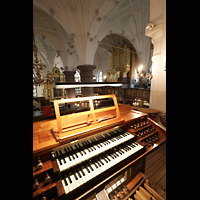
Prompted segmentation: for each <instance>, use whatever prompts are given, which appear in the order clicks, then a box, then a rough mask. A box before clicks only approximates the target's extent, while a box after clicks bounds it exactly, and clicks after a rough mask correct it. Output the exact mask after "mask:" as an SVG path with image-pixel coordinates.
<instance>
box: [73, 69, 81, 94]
mask: <svg viewBox="0 0 200 200" xmlns="http://www.w3.org/2000/svg"><path fill="white" fill-rule="evenodd" d="M74 80H75V82H81V75H80V73H79V71H76V73H75V74H74ZM75 92H76V94H81V88H80V87H76V88H75Z"/></svg>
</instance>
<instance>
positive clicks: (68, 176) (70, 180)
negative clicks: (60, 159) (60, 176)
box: [65, 170, 72, 183]
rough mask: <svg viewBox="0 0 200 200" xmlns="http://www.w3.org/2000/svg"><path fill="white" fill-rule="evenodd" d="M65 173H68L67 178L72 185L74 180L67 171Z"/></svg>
mask: <svg viewBox="0 0 200 200" xmlns="http://www.w3.org/2000/svg"><path fill="white" fill-rule="evenodd" d="M65 173H66V175H67V178H68V179H69V182H70V183H72V179H71V178H70V175H69V173H68V171H67V170H66V171H65Z"/></svg>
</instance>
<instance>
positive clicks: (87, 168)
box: [83, 162, 90, 173]
mask: <svg viewBox="0 0 200 200" xmlns="http://www.w3.org/2000/svg"><path fill="white" fill-rule="evenodd" d="M83 165H84V167H85V169H86V170H87V172H88V173H90V170H89V167H87V166H86V163H85V162H83Z"/></svg>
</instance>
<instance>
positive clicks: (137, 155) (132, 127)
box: [33, 95, 166, 200]
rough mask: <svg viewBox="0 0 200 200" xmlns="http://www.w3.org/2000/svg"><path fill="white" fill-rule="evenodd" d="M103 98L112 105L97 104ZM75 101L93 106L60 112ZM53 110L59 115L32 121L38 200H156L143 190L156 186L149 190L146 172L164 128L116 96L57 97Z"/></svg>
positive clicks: (160, 143) (35, 191) (159, 142)
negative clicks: (149, 159)
mask: <svg viewBox="0 0 200 200" xmlns="http://www.w3.org/2000/svg"><path fill="white" fill-rule="evenodd" d="M100 100H104V101H108V102H109V105H110V106H108V105H107V104H105V105H106V106H105V105H104V107H101V108H98V107H97V106H94V103H95V102H96V101H100ZM71 102H81V103H83V104H88V105H89V107H90V109H89V110H87V111H84V112H79V113H73V114H69V115H62V116H61V115H60V112H59V106H60V105H63V104H67V103H71ZM54 108H55V113H56V119H49V120H44V121H38V122H33V199H34V200H40V199H44V198H46V199H47V200H49V199H52V200H53V199H54V200H58V199H86V200H94V199H100V200H104V199H105V200H106V199H129V198H132V199H141V197H142V196H145V195H146V197H145V198H147V199H148V198H149V199H150V196H149V195H152V197H151V198H152V199H157V198H156V196H155V193H154V195H153V194H148V193H147V192H146V191H144V190H145V189H146V190H151V192H152V190H153V189H152V188H151V187H150V186H149V185H148V186H147V188H148V189H147V188H145V189H144V187H145V186H144V180H146V178H145V175H144V174H143V173H144V169H145V156H146V155H147V154H149V153H150V152H151V151H153V150H154V149H156V148H157V147H158V146H160V145H162V144H163V143H164V142H166V130H165V129H163V128H162V127H161V126H159V125H158V124H157V123H156V122H154V121H153V120H151V119H150V118H149V117H148V116H147V114H145V113H141V112H138V111H134V110H131V107H130V105H118V104H117V100H116V97H115V95H103V96H94V97H82V98H75V99H64V100H55V101H54ZM134 184H135V185H134ZM136 189H138V190H136ZM151 192H150V193H151ZM154 192H155V191H154ZM145 198H143V199H145ZM158 199H159V198H158Z"/></svg>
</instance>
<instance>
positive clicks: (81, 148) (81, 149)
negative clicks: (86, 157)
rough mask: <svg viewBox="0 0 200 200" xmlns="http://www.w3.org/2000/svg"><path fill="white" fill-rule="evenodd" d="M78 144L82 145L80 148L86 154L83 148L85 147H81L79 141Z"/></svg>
mask: <svg viewBox="0 0 200 200" xmlns="http://www.w3.org/2000/svg"><path fill="white" fill-rule="evenodd" d="M78 146H79V147H80V149H81V150H82V151H83V153H84V154H86V152H85V150H84V149H83V147H81V145H80V144H79V143H78Z"/></svg>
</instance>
